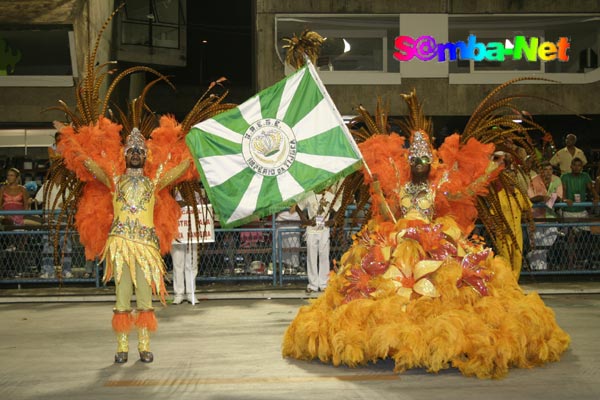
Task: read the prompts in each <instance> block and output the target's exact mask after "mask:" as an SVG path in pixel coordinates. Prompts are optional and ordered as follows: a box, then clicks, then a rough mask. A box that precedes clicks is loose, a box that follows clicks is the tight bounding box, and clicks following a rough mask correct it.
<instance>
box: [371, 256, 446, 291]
mask: <svg viewBox="0 0 600 400" xmlns="http://www.w3.org/2000/svg"><path fill="white" fill-rule="evenodd" d="M442 263H443V261H435V260H421V261H419V262H418V263H416V264H414V265H407V264H405V265H404V267H400V268H398V267H397V266H394V265H392V266H391V267H389V268H388V270H387V271H386V272H385V274H383V277H384V278H388V279H391V280H392V282H393V283H394V285H395V286H396V287H397V289H396V293H397V294H398V295H399V296H401V297H405V298H406V299H407V300H410V298H411V297H412V295H413V293H417V294H419V295H421V296H427V297H439V295H440V294H439V292H438V291H437V289H436V288H435V286H434V285H433V283H432V282H431V280H429V278H428V277H429V276H430V275H431V274H432V273H434V272H435V271H437V270H438V269H439V268H440V266H441V265H442Z"/></svg>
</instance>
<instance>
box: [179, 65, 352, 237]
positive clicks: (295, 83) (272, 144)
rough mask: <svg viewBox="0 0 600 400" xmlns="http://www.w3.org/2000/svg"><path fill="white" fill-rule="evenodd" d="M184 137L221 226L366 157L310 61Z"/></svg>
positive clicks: (279, 203)
mask: <svg viewBox="0 0 600 400" xmlns="http://www.w3.org/2000/svg"><path fill="white" fill-rule="evenodd" d="M186 142H187V145H188V147H189V148H190V151H191V152H192V154H193V156H194V159H195V162H196V166H197V168H198V171H199V172H200V176H201V177H202V181H203V183H204V188H205V189H206V192H207V195H208V197H209V199H210V201H211V203H212V205H213V208H214V209H215V211H216V212H217V214H218V215H219V218H220V223H221V225H222V226H223V227H234V226H238V225H242V224H244V223H247V222H249V221H251V220H255V219H257V218H259V217H263V216H266V215H271V214H273V213H276V212H278V211H281V210H282V209H284V208H286V207H289V206H291V205H292V204H294V203H296V202H297V201H298V200H299V199H301V198H302V197H303V194H304V193H306V192H308V191H311V190H312V191H315V192H318V191H320V190H322V189H324V188H326V187H328V186H330V185H331V184H333V183H334V182H336V181H338V180H339V179H341V178H343V177H345V176H347V175H349V174H350V173H352V172H354V171H356V170H357V169H358V168H359V167H360V166H361V162H362V156H361V154H360V151H359V150H358V147H357V146H356V143H355V142H354V140H353V138H352V136H351V134H350V132H349V131H348V128H347V127H346V125H345V124H344V121H343V119H342V117H341V115H340V114H339V112H338V111H337V109H336V107H335V105H334V104H333V101H332V100H331V98H330V97H329V94H328V93H327V92H326V90H325V87H324V85H323V83H322V82H321V81H320V79H319V76H318V75H317V72H316V71H315V69H314V67H313V66H312V64H310V63H308V64H307V66H305V67H303V68H302V69H300V70H298V71H297V72H296V73H294V74H293V75H290V76H288V77H287V78H285V79H284V80H282V81H280V82H278V83H276V84H275V85H273V86H271V87H269V88H267V89H265V90H263V91H261V92H260V93H258V94H257V95H255V96H254V97H252V98H250V99H249V100H248V101H246V102H245V103H243V104H241V105H240V106H238V107H237V108H234V109H231V110H229V111H226V112H224V113H222V114H219V115H217V116H215V117H214V118H212V119H209V120H206V121H203V122H201V123H199V124H198V125H196V126H194V127H193V128H192V129H191V131H190V132H189V133H188V135H187V137H186Z"/></svg>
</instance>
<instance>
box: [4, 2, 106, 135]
mask: <svg viewBox="0 0 600 400" xmlns="http://www.w3.org/2000/svg"><path fill="white" fill-rule="evenodd" d="M112 3H113V2H112V1H109V0H80V1H78V2H77V3H74V4H72V7H73V8H72V9H71V12H70V14H69V16H70V19H69V20H66V21H59V22H60V23H72V24H73V30H74V34H75V47H76V52H77V55H78V59H77V68H78V71H79V76H80V77H81V76H82V74H83V73H84V69H83V68H84V65H85V55H87V54H88V49H89V48H90V46H94V43H95V40H96V35H97V32H98V31H99V30H100V28H101V27H102V25H103V24H104V21H105V20H106V18H107V17H108V16H109V15H110V13H111V12H112V11H113V4H112ZM25 22H27V21H25ZM43 22H45V20H42V21H39V23H43ZM47 22H48V23H57V21H55V20H48V21H47ZM111 32H112V25H109V26H108V28H107V30H106V31H105V33H104V35H103V37H102V39H101V43H100V47H99V51H98V55H97V57H96V61H98V62H100V63H103V62H106V61H107V60H109V58H110V57H109V48H110V39H111ZM74 84H75V83H74ZM0 93H1V94H0V121H2V122H3V123H10V124H23V125H27V124H28V123H36V124H37V123H48V127H51V125H52V124H51V121H52V120H55V119H59V120H64V115H63V114H62V113H61V112H58V111H45V110H46V109H47V108H49V107H53V106H56V105H58V100H63V101H64V102H66V103H67V104H68V105H69V106H70V107H73V108H74V107H75V106H76V102H75V86H70V87H3V88H0Z"/></svg>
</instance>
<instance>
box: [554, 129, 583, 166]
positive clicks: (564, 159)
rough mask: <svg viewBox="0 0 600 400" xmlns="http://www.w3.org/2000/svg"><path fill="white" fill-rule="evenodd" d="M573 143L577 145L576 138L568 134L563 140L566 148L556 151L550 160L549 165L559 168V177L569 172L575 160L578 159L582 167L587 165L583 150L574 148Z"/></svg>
mask: <svg viewBox="0 0 600 400" xmlns="http://www.w3.org/2000/svg"><path fill="white" fill-rule="evenodd" d="M575 143H577V136H575V135H574V134H572V133H569V134H568V135H567V137H566V138H565V145H566V146H565V147H563V148H562V149H560V150H558V151H557V152H556V154H554V155H553V156H552V158H551V159H550V164H552V165H553V166H555V167H556V166H558V167H559V169H560V173H561V175H562V174H566V173H567V172H571V163H572V162H573V160H574V159H575V158H579V160H580V161H581V165H582V166H584V165H585V164H587V158H585V154H584V153H583V150H581V149H580V148H578V147H575Z"/></svg>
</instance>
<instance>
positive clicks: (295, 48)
mask: <svg viewBox="0 0 600 400" xmlns="http://www.w3.org/2000/svg"><path fill="white" fill-rule="evenodd" d="M283 41H284V42H286V43H287V44H285V45H284V46H283V48H284V49H286V50H287V53H286V56H285V61H286V62H287V63H288V64H290V65H291V66H292V67H294V68H295V69H299V68H301V67H302V66H304V64H305V63H306V62H305V57H308V58H309V59H310V61H311V62H312V63H313V64H315V65H316V64H317V59H318V58H319V54H320V53H321V46H322V45H323V42H324V41H325V39H323V37H322V36H321V35H319V34H318V33H317V32H314V31H310V30H308V29H305V30H304V31H303V32H302V33H301V34H300V36H296V34H295V33H294V35H293V36H292V37H291V38H283Z"/></svg>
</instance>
